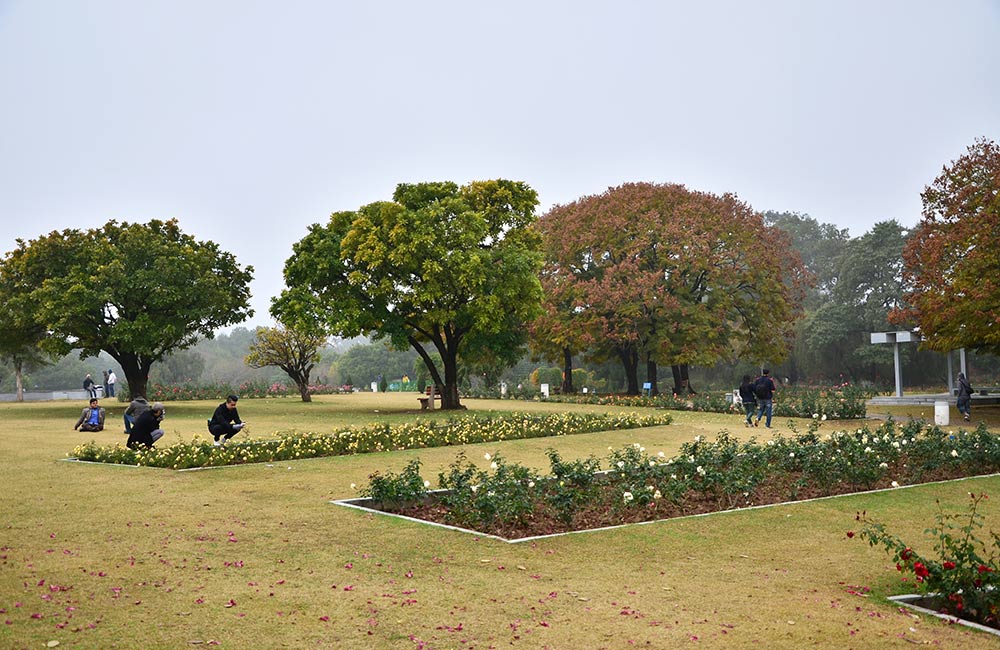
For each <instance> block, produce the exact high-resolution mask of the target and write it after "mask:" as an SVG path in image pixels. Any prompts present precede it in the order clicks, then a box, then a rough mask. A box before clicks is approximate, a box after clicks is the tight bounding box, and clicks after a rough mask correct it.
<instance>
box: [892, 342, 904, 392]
mask: <svg viewBox="0 0 1000 650" xmlns="http://www.w3.org/2000/svg"><path fill="white" fill-rule="evenodd" d="M892 345H893V348H892V352H893V363H894V364H895V366H896V397H902V396H903V371H902V369H901V368H900V367H899V343H898V342H897V343H893V344H892Z"/></svg>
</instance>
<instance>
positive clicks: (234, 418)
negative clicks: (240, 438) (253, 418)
mask: <svg viewBox="0 0 1000 650" xmlns="http://www.w3.org/2000/svg"><path fill="white" fill-rule="evenodd" d="M239 399H240V398H239V396H238V395H230V396H229V397H227V398H226V401H225V402H223V403H222V404H219V405H218V406H217V407H216V409H215V413H213V414H212V419H211V420H209V421H208V431H209V433H211V434H212V436H213V437H214V438H215V446H216V447H218V446H220V445H224V444H226V441H228V440H229V439H230V438H232V437H233V436H235V435H236V434H237V433H239V431H240V429H242V428H243V427H244V426H245V424H246V423H245V422H243V421H242V420H240V414H239V413H238V412H237V411H236V402H237V401H238V400H239Z"/></svg>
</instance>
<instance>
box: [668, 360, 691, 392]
mask: <svg viewBox="0 0 1000 650" xmlns="http://www.w3.org/2000/svg"><path fill="white" fill-rule="evenodd" d="M670 370H671V371H672V372H673V374H674V395H677V396H678V397H687V396H688V395H694V390H692V388H691V378H690V376H689V375H688V365H687V364H686V363H682V364H679V365H673V366H670Z"/></svg>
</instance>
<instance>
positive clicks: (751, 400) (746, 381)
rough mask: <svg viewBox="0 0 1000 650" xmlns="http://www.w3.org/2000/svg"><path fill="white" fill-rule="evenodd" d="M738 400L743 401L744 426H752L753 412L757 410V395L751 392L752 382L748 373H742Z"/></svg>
mask: <svg viewBox="0 0 1000 650" xmlns="http://www.w3.org/2000/svg"><path fill="white" fill-rule="evenodd" d="M740 401H741V402H743V409H744V410H745V411H746V415H747V418H746V426H748V427H752V426H753V414H754V412H755V411H756V410H757V396H756V395H754V394H753V382H752V381H750V375H743V381H742V382H740Z"/></svg>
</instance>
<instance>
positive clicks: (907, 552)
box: [899, 548, 913, 560]
mask: <svg viewBox="0 0 1000 650" xmlns="http://www.w3.org/2000/svg"><path fill="white" fill-rule="evenodd" d="M899 557H900V559H903V560H909V559H910V558H911V557H913V549H910V548H904V549H903V550H902V551H901V552H900V554H899Z"/></svg>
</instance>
